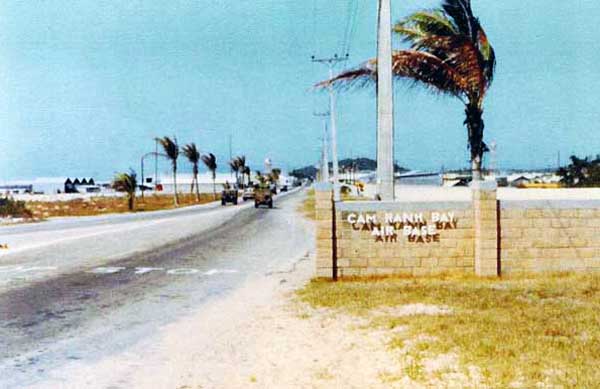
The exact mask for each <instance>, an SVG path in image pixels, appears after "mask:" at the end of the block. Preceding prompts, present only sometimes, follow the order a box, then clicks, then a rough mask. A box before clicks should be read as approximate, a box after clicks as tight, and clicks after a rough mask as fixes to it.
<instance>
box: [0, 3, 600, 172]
mask: <svg viewBox="0 0 600 389" xmlns="http://www.w3.org/2000/svg"><path fill="white" fill-rule="evenodd" d="M440 2H441V0H435V1H434V0H404V1H394V0H392V8H393V19H394V20H398V19H400V18H402V17H403V16H406V15H409V14H410V13H411V12H414V11H416V10H418V9H423V8H432V7H437V6H439V4H440ZM354 3H357V4H358V6H357V10H358V11H357V13H356V15H357V17H356V18H355V23H351V24H350V25H351V26H352V28H350V29H348V28H347V26H348V20H349V14H350V13H349V11H348V10H349V9H352V4H354ZM376 4H377V2H376V1H374V0H369V1H366V0H305V1H297V0H295V1H291V0H237V1H226V0H214V1H208V0H200V1H191V0H187V1H184V0H171V1H169V2H163V1H150V0H145V1H141V0H140V1H135V0H129V1H121V0H94V1H92V0H89V1H87V0H82V1H77V2H74V1H67V0H35V1H17V0H10V1H2V2H0V135H1V139H0V180H10V179H26V178H34V177H44V176H67V175H69V176H78V175H80V176H93V177H99V178H108V177H110V176H112V175H113V174H114V173H115V172H118V171H126V170H128V169H129V168H133V169H136V170H139V165H140V157H141V155H143V154H144V153H146V152H149V151H153V150H154V141H153V139H154V138H155V137H157V136H164V135H169V136H173V135H174V136H176V137H177V139H178V141H179V143H180V144H184V143H188V142H195V143H196V144H197V145H198V147H199V148H200V149H201V150H202V151H203V152H213V153H214V154H216V155H217V158H218V163H219V164H220V166H221V167H224V166H225V164H226V161H227V159H228V157H229V138H230V136H231V139H232V149H233V154H234V155H238V154H244V155H246V156H247V158H248V160H249V162H250V164H251V165H252V166H253V167H254V168H260V167H261V165H262V161H263V160H264V159H265V158H266V157H269V158H271V159H272V160H273V163H274V164H275V165H277V166H280V167H282V168H283V169H284V170H287V169H291V168H294V167H299V166H304V165H308V164H315V163H317V160H318V158H319V153H320V151H319V146H320V140H319V138H320V137H321V136H322V131H323V121H322V118H319V117H315V116H313V113H314V112H319V111H324V110H327V101H328V100H327V95H326V94H325V93H323V92H315V91H314V90H313V89H312V87H311V86H312V85H313V84H314V83H315V82H317V81H320V80H322V79H324V78H326V77H327V68H326V67H325V66H324V65H320V64H315V63H312V62H311V56H312V55H315V56H316V57H329V56H331V55H333V54H335V53H338V54H343V52H344V51H348V53H349V60H348V61H347V65H345V66H348V67H352V66H356V65H358V64H360V63H362V62H363V61H364V60H367V59H369V58H371V57H373V56H374V55H375V53H376V11H377V10H376ZM472 6H473V9H474V12H475V14H476V15H477V16H478V17H479V18H480V20H481V23H482V25H483V26H484V28H485V29H486V32H487V35H488V38H489V39H490V41H491V43H492V45H493V46H494V48H495V50H496V55H497V58H498V65H497V70H496V78H495V81H494V83H493V85H492V87H491V89H490V91H489V92H488V96H487V98H486V101H485V106H484V109H485V114H484V120H485V123H486V129H485V140H486V141H487V142H488V143H489V142H491V141H492V140H493V141H495V142H496V143H497V145H498V146H497V150H498V151H497V156H496V159H497V165H498V167H500V168H514V167H524V168H534V167H535V168H540V167H551V166H556V165H557V154H558V153H559V152H560V154H561V156H562V161H563V162H565V161H566V159H567V157H568V156H569V155H571V154H577V155H580V156H585V155H592V154H593V155H595V154H596V153H600V131H598V130H597V125H598V123H600V109H599V103H600V99H599V94H600V73H599V72H598V70H597V69H598V65H597V64H598V63H599V62H600V50H599V47H598V46H599V44H598V36H600V24H598V23H597V20H598V19H600V3H598V2H597V1H594V0H572V1H569V2H562V1H547V0H529V1H522V0H518V1H517V0H503V1H497V0H472ZM347 30H352V31H354V33H353V34H346V33H345V32H346V31H347ZM346 35H350V36H351V37H352V39H344V37H345V36H346ZM344 42H346V44H344ZM394 45H395V47H398V48H400V47H402V44H401V42H399V41H398V40H396V41H395V42H394ZM345 46H348V47H349V48H348V50H344V47H345ZM340 70H341V68H340ZM395 90H396V92H395V159H396V160H397V162H398V163H399V164H400V165H403V166H406V167H409V168H413V169H421V170H438V169H440V168H441V167H442V166H444V167H445V168H459V167H466V166H467V165H468V164H467V160H468V156H469V153H468V149H467V136H466V128H465V127H464V126H463V120H464V112H463V109H464V108H463V106H462V103H460V102H459V101H458V100H456V99H453V98H451V97H445V96H432V95H430V94H428V93H427V92H425V91H423V90H420V89H419V88H408V87H407V86H406V85H404V84H402V83H396V88H395ZM337 101H338V105H337V112H338V117H337V121H338V133H339V141H338V142H339V152H340V158H345V157H349V156H366V157H372V158H374V157H375V144H376V138H375V137H376V115H375V93H374V90H370V89H365V90H363V91H354V92H346V93H341V94H339V95H338V96H337ZM180 165H181V166H182V170H184V171H185V170H189V166H188V165H187V164H185V163H184V162H181V163H180ZM166 169H168V164H166V163H163V164H162V165H161V170H166Z"/></svg>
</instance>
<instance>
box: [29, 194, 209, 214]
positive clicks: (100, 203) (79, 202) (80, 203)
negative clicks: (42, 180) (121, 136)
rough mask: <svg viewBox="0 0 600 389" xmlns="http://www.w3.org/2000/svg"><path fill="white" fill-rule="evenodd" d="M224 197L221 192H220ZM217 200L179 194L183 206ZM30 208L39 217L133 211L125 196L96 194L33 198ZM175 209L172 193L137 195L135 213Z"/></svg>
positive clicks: (207, 196)
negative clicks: (73, 196) (41, 199)
mask: <svg viewBox="0 0 600 389" xmlns="http://www.w3.org/2000/svg"><path fill="white" fill-rule="evenodd" d="M217 199H220V194H217ZM211 201H214V196H213V194H212V193H202V194H200V201H196V195H195V194H189V193H186V194H183V193H182V194H179V207H186V206H190V205H199V204H206V203H209V202H211ZM27 206H28V208H29V209H31V211H32V213H33V215H34V216H36V217H44V218H46V217H59V216H94V215H104V214H109V213H125V212H129V209H128V207H127V199H126V198H125V197H109V196H107V197H92V198H90V199H75V200H69V201H30V202H28V203H27ZM173 208H175V206H174V204H173V196H172V195H155V194H152V195H146V196H144V198H143V199H142V198H141V197H140V196H138V197H137V198H136V201H135V210H134V212H147V211H158V210H164V209H173Z"/></svg>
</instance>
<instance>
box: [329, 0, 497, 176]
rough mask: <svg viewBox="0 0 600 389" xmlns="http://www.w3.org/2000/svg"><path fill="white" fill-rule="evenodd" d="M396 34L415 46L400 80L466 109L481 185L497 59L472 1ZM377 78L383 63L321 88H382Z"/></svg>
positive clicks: (397, 61) (396, 66) (446, 6)
mask: <svg viewBox="0 0 600 389" xmlns="http://www.w3.org/2000/svg"><path fill="white" fill-rule="evenodd" d="M394 32H396V33H397V34H399V35H400V36H401V37H402V38H403V39H404V41H405V42H407V43H409V44H410V46H411V47H410V49H409V50H401V51H395V52H394V53H393V54H392V69H393V72H394V75H395V76H396V77H398V78H408V79H410V80H413V81H414V82H415V83H417V84H421V85H423V86H425V87H426V88H427V89H429V90H430V91H432V92H434V93H440V94H447V95H450V96H454V97H456V98H458V99H460V100H461V101H462V102H463V103H464V104H465V115H466V118H465V121H464V124H465V125H466V126H467V130H468V139H469V148H470V151H471V169H472V172H473V179H474V180H481V178H482V174H481V167H482V161H483V154H484V153H485V152H487V151H489V150H488V148H487V146H486V144H485V143H484V142H483V129H484V122H483V100H484V98H485V95H486V92H487V90H488V89H489V87H490V86H491V84H492V80H493V78H494V69H495V65H496V57H495V54H494V49H493V48H492V46H491V45H490V43H489V42H488V39H487V36H486V34H485V32H484V30H483V28H482V27H481V24H480V23H479V19H477V18H476V17H475V16H474V15H473V11H472V9H471V0H443V2H442V7H441V8H439V9H435V10H431V11H420V12H416V13H414V14H412V15H410V16H408V17H407V18H406V19H404V20H402V21H400V22H398V23H397V24H396V25H395V26H394ZM376 75H377V62H376V60H370V61H367V62H366V63H365V64H363V65H362V66H361V67H359V68H357V69H353V70H349V71H346V72H343V73H341V74H339V75H338V76H336V77H334V78H333V79H331V80H328V81H325V82H322V83H320V84H318V85H319V86H321V87H322V86H329V85H332V84H334V85H336V86H341V87H344V86H345V87H348V86H353V85H354V86H365V85H368V84H373V83H374V82H376V79H377V77H376Z"/></svg>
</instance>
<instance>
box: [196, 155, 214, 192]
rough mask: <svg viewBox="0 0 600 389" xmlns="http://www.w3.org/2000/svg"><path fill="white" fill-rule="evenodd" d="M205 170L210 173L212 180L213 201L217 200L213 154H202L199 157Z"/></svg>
mask: <svg viewBox="0 0 600 389" xmlns="http://www.w3.org/2000/svg"><path fill="white" fill-rule="evenodd" d="M200 159H202V162H204V165H206V168H207V169H208V170H209V171H210V172H211V173H212V180H213V195H214V198H215V200H216V199H217V184H216V179H217V157H215V155H214V154H213V153H208V154H204V155H202V156H201V157H200Z"/></svg>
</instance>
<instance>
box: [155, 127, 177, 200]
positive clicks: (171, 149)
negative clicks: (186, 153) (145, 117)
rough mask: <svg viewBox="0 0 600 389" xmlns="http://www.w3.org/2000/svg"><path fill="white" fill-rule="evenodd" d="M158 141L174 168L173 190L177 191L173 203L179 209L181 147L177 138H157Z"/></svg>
mask: <svg viewBox="0 0 600 389" xmlns="http://www.w3.org/2000/svg"><path fill="white" fill-rule="evenodd" d="M156 141H157V142H158V143H160V145H161V146H162V148H163V149H164V151H165V154H166V155H167V158H169V159H170V160H171V165H172V166H173V189H174V191H175V194H174V196H173V201H174V203H175V206H176V207H177V206H179V196H178V195H177V158H178V157H179V146H178V145H177V138H173V139H171V138H169V137H168V136H165V137H163V138H156Z"/></svg>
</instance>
